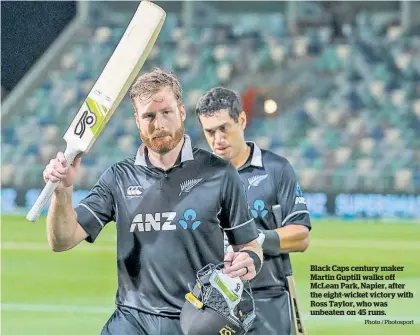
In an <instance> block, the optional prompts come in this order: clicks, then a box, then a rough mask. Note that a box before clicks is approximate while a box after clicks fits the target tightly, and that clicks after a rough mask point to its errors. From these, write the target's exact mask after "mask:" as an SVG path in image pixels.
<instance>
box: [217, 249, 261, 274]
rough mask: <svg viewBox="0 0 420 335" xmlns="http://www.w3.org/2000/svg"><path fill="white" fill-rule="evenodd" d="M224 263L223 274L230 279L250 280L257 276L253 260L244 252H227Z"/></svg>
mask: <svg viewBox="0 0 420 335" xmlns="http://www.w3.org/2000/svg"><path fill="white" fill-rule="evenodd" d="M224 263H225V270H224V273H225V274H227V275H229V277H231V278H237V277H239V278H240V279H242V280H251V279H253V278H255V276H256V275H257V272H256V270H255V264H254V260H253V259H252V258H251V256H249V254H247V253H246V252H240V251H239V252H232V251H229V252H228V253H226V255H225V259H224Z"/></svg>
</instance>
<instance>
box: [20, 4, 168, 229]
mask: <svg viewBox="0 0 420 335" xmlns="http://www.w3.org/2000/svg"><path fill="white" fill-rule="evenodd" d="M165 18H166V13H165V11H164V10H163V9H162V8H160V7H159V6H157V5H156V4H154V3H152V2H149V1H142V2H141V3H140V5H139V6H138V8H137V10H136V12H135V14H134V16H133V18H132V20H131V22H130V24H129V25H128V27H127V29H126V31H125V32H124V35H123V36H122V38H121V40H120V42H119V43H118V45H117V47H116V49H115V50H114V52H113V54H112V55H111V58H110V59H109V60H108V63H107V64H106V66H105V68H104V69H103V71H102V73H101V75H100V76H99V78H98V80H97V81H96V83H95V84H94V85H93V87H92V89H91V91H90V92H89V94H88V96H87V98H86V99H85V101H84V102H83V104H82V106H81V107H80V109H79V111H78V113H77V114H76V116H75V118H74V120H73V121H72V123H71V125H70V127H69V128H68V129H67V131H66V133H65V134H64V140H65V141H66V143H67V145H66V150H65V152H64V156H65V158H66V160H67V164H68V165H70V164H72V163H73V161H74V159H75V157H76V156H78V155H79V154H86V153H87V152H88V151H89V149H90V148H91V147H92V145H93V143H94V142H95V140H96V139H97V138H98V136H99V135H100V133H101V132H102V130H103V129H104V127H105V125H106V124H107V122H108V121H109V120H110V118H111V116H112V114H113V113H114V112H115V110H116V109H117V107H118V105H119V104H120V103H121V101H122V99H123V98H124V96H125V95H126V93H127V91H128V89H129V88H130V86H131V84H132V83H133V81H134V79H135V78H136V77H137V75H138V73H139V72H140V69H141V68H142V66H143V64H144V62H145V61H146V59H147V57H148V56H149V54H150V51H151V50H152V48H153V45H154V44H155V42H156V39H157V37H158V35H159V33H160V30H161V28H162V26H163V23H164V21H165ZM56 188H57V183H53V182H51V181H49V182H48V183H47V184H46V185H45V187H44V189H43V190H42V192H41V193H40V195H39V197H38V198H37V200H36V201H35V204H34V205H33V206H32V208H31V210H30V211H29V212H28V214H27V216H26V218H27V219H28V220H29V221H32V222H35V221H36V220H37V219H38V218H39V216H40V214H41V212H42V210H43V209H44V207H45V205H46V204H47V203H48V201H49V200H50V199H51V196H52V195H53V193H54V191H55V189H56Z"/></svg>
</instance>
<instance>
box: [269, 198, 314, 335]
mask: <svg viewBox="0 0 420 335" xmlns="http://www.w3.org/2000/svg"><path fill="white" fill-rule="evenodd" d="M272 211H273V216H274V221H275V222H276V223H277V224H278V225H280V224H281V222H282V221H283V215H282V209H281V206H280V205H274V206H273V207H272ZM280 257H281V260H282V261H281V262H280V264H281V268H282V271H283V273H284V275H285V277H286V280H287V283H286V284H287V287H288V290H289V295H290V308H291V313H292V315H291V320H290V322H291V328H292V335H305V334H306V332H305V329H304V327H303V317H302V313H301V310H300V307H299V302H298V298H297V295H296V285H295V279H294V276H293V270H292V263H291V261H290V256H289V254H281V255H280Z"/></svg>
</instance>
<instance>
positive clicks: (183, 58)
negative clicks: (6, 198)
mask: <svg viewBox="0 0 420 335" xmlns="http://www.w3.org/2000/svg"><path fill="white" fill-rule="evenodd" d="M247 15H248V19H247V20H236V21H235V20H230V21H229V20H226V19H225V20H224V18H223V17H221V18H220V23H219V24H214V22H213V23H212V24H211V25H210V24H209V25H206V23H205V22H200V23H201V25H199V26H193V27H191V28H190V29H189V30H185V29H183V28H181V27H180V25H179V22H178V21H177V19H176V17H173V16H171V14H169V15H168V18H167V22H166V23H165V26H164V29H163V31H162V33H161V35H160V36H159V40H158V43H157V45H156V46H155V48H154V50H153V51H152V54H151V56H150V57H149V59H148V61H147V63H146V65H145V68H144V71H146V70H149V69H151V68H153V67H154V66H159V67H162V68H165V69H171V70H173V71H174V72H175V73H176V74H177V75H178V76H179V77H180V80H181V83H182V84H183V89H184V100H185V103H186V105H187V110H188V112H189V114H190V117H188V119H187V121H186V129H187V132H188V133H189V134H190V136H191V137H192V139H193V141H194V142H197V143H199V145H204V144H203V137H202V134H201V130H200V129H199V128H198V126H197V123H196V121H195V119H194V117H193V116H192V115H191V114H192V112H193V108H194V105H195V102H196V101H197V98H198V97H199V96H200V95H201V94H202V93H203V92H204V91H205V90H207V89H209V88H211V87H213V86H216V85H224V86H227V87H240V84H241V85H242V87H243V88H246V87H250V86H253V85H254V83H253V82H252V81H250V80H251V79H254V78H257V77H258V76H261V75H264V74H271V73H274V72H275V71H277V72H281V74H282V75H283V76H286V73H287V69H288V66H289V65H290V63H292V62H295V61H296V60H297V59H302V60H304V61H305V62H307V64H308V66H310V71H307V69H306V68H305V71H303V70H300V73H301V74H302V78H303V79H302V80H301V83H300V82H299V81H298V80H297V81H296V83H295V84H296V85H301V86H302V87H303V85H306V86H305V87H306V89H307V90H309V92H308V94H306V95H305V96H302V97H301V99H298V100H296V101H293V103H292V104H291V106H290V108H287V109H282V110H281V112H280V113H278V114H279V115H278V116H277V117H275V118H272V117H271V118H269V119H266V118H265V117H258V118H256V119H254V120H252V123H251V126H250V128H249V129H247V136H248V137H249V138H250V139H253V140H255V141H256V142H257V143H259V144H260V145H261V146H262V147H264V148H267V149H272V150H273V151H275V152H277V153H279V154H281V155H284V156H286V157H287V158H288V159H289V160H290V161H291V163H292V164H293V166H294V167H295V169H296V171H297V172H298V174H299V176H300V178H301V181H302V186H303V187H305V188H306V189H312V190H318V189H319V190H325V189H326V188H327V189H330V190H334V189H336V188H338V187H340V188H341V190H343V188H344V189H345V190H356V189H360V187H362V188H363V187H366V188H375V187H376V188H378V187H384V188H387V187H389V188H391V189H395V190H399V191H414V190H418V189H419V188H420V153H419V148H420V136H419V134H420V83H419V78H420V65H419V62H416V61H415V60H416V59H418V56H419V55H420V47H419V46H420V43H419V40H418V39H416V38H412V37H410V36H405V35H401V30H399V29H398V28H396V27H391V28H389V29H388V31H386V33H385V34H382V35H381V34H378V33H377V31H378V29H376V30H375V29H373V28H371V27H370V26H365V25H363V24H359V26H357V27H356V28H357V29H355V32H354V33H353V34H351V35H349V36H348V37H347V38H346V39H345V40H342V41H339V42H337V43H335V42H333V41H332V40H331V31H330V29H329V28H328V27H322V28H309V29H308V30H307V31H306V32H304V33H303V34H302V36H300V37H299V38H291V37H288V36H287V35H286V33H285V29H284V22H283V21H282V18H281V16H279V15H277V16H274V15H272V16H270V15H267V17H266V20H261V19H259V20H253V16H252V14H247ZM259 17H260V18H261V15H260V16H259ZM233 22H240V23H237V24H235V23H233ZM266 22H271V24H270V25H267V24H266ZM273 27H276V29H273ZM122 33H123V28H121V26H118V25H115V24H110V25H104V24H103V22H101V23H100V24H98V23H90V25H89V26H87V27H84V28H83V29H81V30H80V32H79V34H78V35H77V36H74V39H73V41H72V43H71V44H69V45H68V47H67V49H66V51H65V53H64V55H63V56H62V57H61V59H60V62H59V64H58V66H57V67H56V68H53V69H52V70H51V71H50V72H48V73H46V74H45V81H44V83H43V84H42V85H41V86H40V87H39V88H38V89H37V90H36V91H34V92H32V93H31V94H29V95H28V96H27V99H26V101H25V105H26V107H25V109H24V110H22V111H21V113H16V115H14V116H13V117H12V118H11V119H10V120H8V121H7V123H5V124H3V126H2V127H3V128H2V142H3V148H2V149H3V155H2V166H3V171H5V172H6V173H3V174H2V184H3V185H11V184H13V185H15V186H18V187H19V186H24V185H25V186H26V187H28V186H30V187H39V186H41V185H42V182H41V181H40V176H41V171H42V169H43V167H44V166H45V164H46V163H47V162H48V161H49V159H51V157H52V156H54V154H55V152H56V151H57V150H63V149H64V147H63V146H64V141H63V140H62V139H61V137H62V134H63V133H64V132H65V130H66V127H67V126H68V124H69V121H70V120H71V119H72V118H73V117H74V114H75V112H76V110H77V109H78V107H79V104H80V103H81V101H82V100H83V99H84V98H85V96H86V94H87V93H88V92H89V90H90V88H91V87H92V85H93V83H94V81H95V79H96V78H97V77H98V75H99V74H100V71H101V70H102V68H103V66H104V64H105V63H106V61H107V59H108V58H109V56H110V54H111V53H112V51H113V50H114V48H115V45H116V44H117V42H118V40H119V39H120V37H121V36H122ZM371 37H374V38H373V39H372V38H371ZM297 71H299V69H298V70H297ZM277 72H276V73H277ZM276 78H277V77H276ZM296 78H297V77H296ZM278 80H279V81H280V80H281V77H279V79H278ZM291 80H293V78H292V79H291ZM308 83H311V84H312V86H308V85H309V84H308ZM275 84H276V83H275V82H274V85H275ZM287 84H290V81H289V82H287ZM279 97H280V91H279V92H278V96H273V97H272V99H274V100H276V99H280V98H279ZM278 104H279V105H282V100H280V101H278ZM22 120H23V125H20V126H19V127H16V124H17V122H19V123H20V124H21V123H22ZM35 132H36V133H39V135H36V136H37V138H38V141H37V142H36V143H34V141H33V138H34V133H35ZM139 144H140V139H139V136H138V135H137V128H136V126H135V123H134V122H133V109H132V106H131V102H130V101H129V99H125V100H124V101H123V102H122V104H121V106H120V108H119V110H118V112H117V113H116V114H115V115H114V117H113V118H112V120H111V121H110V123H109V125H108V126H107V130H106V134H104V135H103V136H101V137H100V138H99V140H98V142H97V143H96V144H95V145H94V146H93V148H92V150H91V152H90V153H89V155H87V156H86V157H85V158H84V159H83V163H84V164H83V171H82V178H81V179H80V181H79V186H87V187H89V186H91V185H92V184H93V183H94V182H95V181H96V180H97V178H98V177H99V175H100V174H101V173H102V171H103V170H104V169H105V168H106V167H107V166H109V165H110V164H112V163H113V162H115V161H117V160H119V159H122V158H123V157H126V156H127V155H133V154H134V152H135V150H136V147H137V146H138V145H139ZM12 167H14V168H15V169H16V170H13V169H14V168H12ZM16 167H17V168H16ZM11 171H14V173H12V172H11ZM384 180H386V181H389V182H387V183H385V182H384Z"/></svg>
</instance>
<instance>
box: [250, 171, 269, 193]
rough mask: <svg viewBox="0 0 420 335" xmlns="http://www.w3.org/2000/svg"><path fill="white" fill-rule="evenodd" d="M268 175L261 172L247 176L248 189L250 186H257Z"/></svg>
mask: <svg viewBox="0 0 420 335" xmlns="http://www.w3.org/2000/svg"><path fill="white" fill-rule="evenodd" d="M267 177H268V175H266V174H263V175H259V176H253V177H251V178H248V183H249V185H248V190H249V189H250V188H251V186H258V185H259V184H260V183H261V182H262V181H263V180H264V179H265V178H267Z"/></svg>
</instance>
